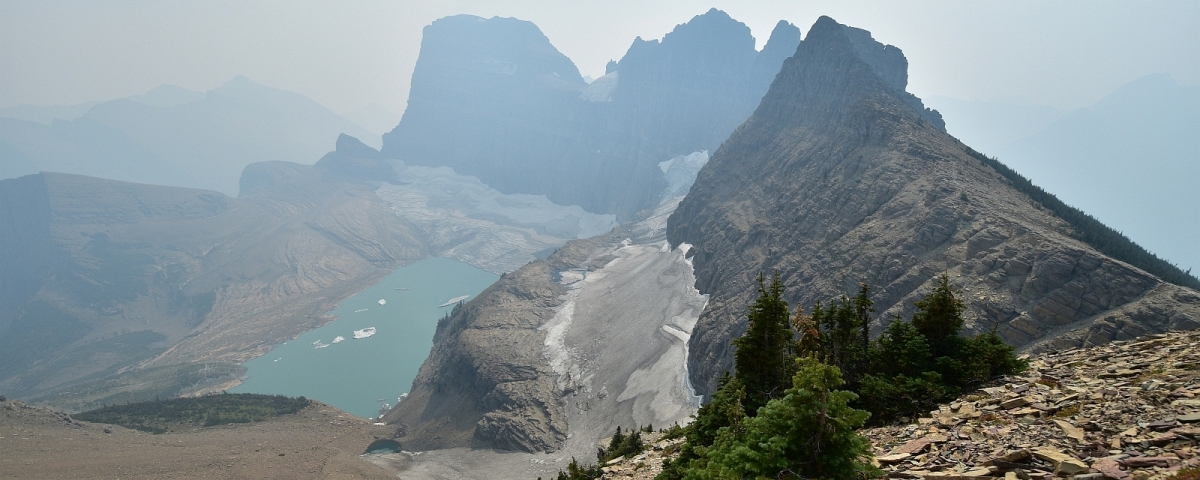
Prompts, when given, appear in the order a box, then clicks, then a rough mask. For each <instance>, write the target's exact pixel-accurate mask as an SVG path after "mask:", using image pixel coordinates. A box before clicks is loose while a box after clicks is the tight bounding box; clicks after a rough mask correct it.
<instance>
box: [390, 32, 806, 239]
mask: <svg viewBox="0 0 1200 480" xmlns="http://www.w3.org/2000/svg"><path fill="white" fill-rule="evenodd" d="M798 42H799V30H798V29H797V28H796V27H795V26H792V25H791V24H788V23H787V22H780V23H779V24H778V25H776V27H775V30H774V31H773V32H772V34H771V38H770V39H769V40H768V41H767V43H766V46H765V47H763V50H762V51H761V52H758V51H756V50H755V46H754V45H755V42H754V37H752V36H751V35H750V29H749V28H747V27H746V26H745V25H744V24H742V23H740V22H737V21H736V20H733V19H732V18H730V17H729V16H728V15H726V14H725V13H724V12H721V11H718V10H710V11H709V12H707V13H705V14H703V15H699V16H696V17H695V18H693V19H692V20H691V21H689V22H688V23H686V24H682V25H679V26H677V27H676V28H675V30H673V31H672V32H671V33H669V34H667V35H666V36H665V37H663V39H662V40H661V41H658V40H650V41H646V40H642V39H640V38H638V39H636V40H634V42H633V45H631V46H630V47H629V50H628V52H626V54H625V56H624V57H623V58H622V59H621V60H620V61H617V62H613V63H611V64H610V65H609V68H608V70H609V71H608V74H607V75H605V76H604V77H601V78H599V79H596V80H595V81H594V82H592V83H591V84H587V83H585V82H584V81H583V78H582V77H581V76H580V75H579V71H578V69H576V67H575V65H574V64H573V63H571V60H570V59H568V58H567V57H565V56H564V55H562V54H561V53H559V52H558V51H557V50H556V49H555V48H554V47H553V46H552V45H550V42H549V40H548V39H547V38H546V37H545V35H543V34H542V33H541V31H540V30H538V28H537V27H536V26H535V25H533V24H532V23H529V22H525V21H520V20H516V19H511V18H492V19H487V20H485V19H482V18H479V17H474V16H469V15H459V16H454V17H448V18H443V19H440V20H437V21H435V22H434V23H433V24H432V25H430V26H429V27H426V29H425V32H424V39H423V41H422V47H421V56H420V59H419V60H418V61H417V67H416V70H415V71H414V73H413V79H412V87H411V94H410V96H409V103H408V109H407V110H406V111H405V113H404V117H403V119H402V120H401V121H400V124H399V125H398V126H397V127H396V129H395V130H393V131H391V132H389V133H388V134H387V135H385V136H384V145H383V149H382V152H383V154H384V155H386V156H389V157H391V158H398V159H400V160H403V161H404V162H406V163H408V164H412V165H425V166H441V165H445V166H449V167H452V168H454V169H455V171H457V172H458V173H461V174H464V175H472V176H476V177H478V178H479V179H480V180H482V181H483V182H485V183H487V184H488V185H489V186H491V187H492V188H495V189H497V190H500V191H501V192H505V193H530V194H545V195H546V196H547V197H548V198H549V199H550V200H551V201H554V202H556V203H559V204H563V205H580V206H582V207H584V208H585V209H587V210H588V211H590V212H593V213H611V214H616V215H617V216H618V217H619V218H622V219H630V218H632V216H633V215H634V214H635V213H636V212H638V211H640V210H642V209H645V208H649V207H652V206H654V204H655V203H656V202H657V201H658V200H659V196H660V195H661V192H662V190H663V188H664V187H665V186H666V183H665V181H664V180H663V176H662V172H661V171H660V169H659V167H658V164H659V163H661V162H664V161H667V160H669V159H671V158H673V157H675V156H679V155H687V154H690V153H693V152H697V151H703V150H710V151H711V150H713V149H715V148H716V147H717V146H718V145H720V143H721V141H723V140H724V139H725V137H727V136H728V135H729V133H730V132H732V131H733V129H734V127H736V126H737V125H738V124H739V123H741V122H742V120H744V119H745V118H746V116H747V115H749V114H750V112H751V111H752V110H753V108H754V106H755V105H757V103H758V101H759V99H760V98H761V97H762V94H763V93H764V92H765V91H766V88H767V86H768V85H769V84H770V82H771V79H773V78H774V75H775V72H776V71H778V68H779V65H780V64H781V63H782V61H783V59H784V58H786V57H787V56H788V55H789V54H790V52H791V51H792V50H793V49H794V48H795V45H796V44H797V43H798Z"/></svg>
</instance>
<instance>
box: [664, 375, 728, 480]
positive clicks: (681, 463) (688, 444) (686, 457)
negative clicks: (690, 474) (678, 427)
mask: <svg viewBox="0 0 1200 480" xmlns="http://www.w3.org/2000/svg"><path fill="white" fill-rule="evenodd" d="M719 385H720V386H719V387H718V388H717V393H716V394H714V395H713V399H712V401H711V402H708V403H706V404H704V405H703V406H701V407H700V410H699V411H697V412H696V418H695V419H694V420H692V423H689V424H688V426H687V427H684V432H685V433H684V435H685V436H686V440H687V441H685V442H684V443H683V446H682V447H681V448H680V450H679V456H677V457H675V460H674V461H666V462H663V471H662V473H660V474H659V475H658V477H656V478H658V479H660V480H675V479H680V478H683V476H684V474H686V473H687V471H688V469H689V468H691V467H692V466H693V463H694V462H696V461H697V460H699V459H700V458H701V457H703V456H704V452H705V451H706V450H707V448H708V447H709V446H710V445H712V444H713V441H715V440H716V439H717V435H718V434H719V433H720V431H721V429H723V428H724V429H730V428H733V429H735V430H736V429H739V428H740V425H741V423H742V421H743V420H744V419H745V418H746V410H745V408H744V407H743V406H742V401H743V400H745V398H746V389H745V388H744V387H743V386H742V384H741V382H739V381H738V380H737V379H736V378H734V377H732V376H730V375H729V373H728V372H726V373H725V374H724V375H722V376H721V379H720V381H719Z"/></svg>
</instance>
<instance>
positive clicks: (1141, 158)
mask: <svg viewBox="0 0 1200 480" xmlns="http://www.w3.org/2000/svg"><path fill="white" fill-rule="evenodd" d="M929 103H931V104H934V105H935V106H936V107H937V108H938V110H939V111H941V112H942V114H943V115H945V117H946V119H947V128H948V130H949V131H950V133H951V134H952V135H954V136H955V137H956V138H958V139H960V140H962V141H963V142H965V143H966V144H968V145H971V146H972V147H973V148H975V149H976V150H978V151H980V152H984V153H986V154H988V155H995V156H997V157H998V158H999V159H1000V160H1001V161H1003V162H1005V164H1007V165H1008V166H1010V167H1012V168H1013V169H1014V170H1016V171H1017V172H1018V173H1020V174H1022V175H1024V176H1026V177H1029V178H1030V179H1031V180H1032V181H1033V182H1034V183H1037V184H1038V185H1040V186H1042V187H1044V188H1046V189H1047V190H1048V191H1051V192H1054V193H1055V194H1056V195H1057V196H1058V197H1059V198H1060V199H1062V200H1063V201H1064V202H1066V203H1068V204H1070V205H1073V206H1075V207H1078V208H1080V209H1082V210H1084V211H1086V212H1089V213H1091V214H1093V215H1095V216H1096V217H1097V218H1098V219H1100V220H1101V221H1103V222H1105V223H1107V224H1108V225H1110V226H1112V227H1113V228H1115V229H1117V230H1119V231H1121V232H1123V233H1124V234H1125V235H1127V236H1129V237H1130V238H1132V239H1133V240H1134V241H1136V242H1138V243H1139V244H1141V245H1143V246H1145V247H1146V248H1148V249H1149V250H1150V251H1152V252H1154V253H1156V254H1158V255H1160V256H1162V257H1163V258H1165V259H1167V260H1169V261H1171V262H1173V263H1176V264H1177V265H1179V266H1180V268H1182V269H1185V270H1186V269H1189V268H1195V267H1196V266H1200V256H1198V255H1200V249H1197V248H1196V247H1195V246H1196V245H1200V189H1198V188H1196V187H1197V185H1198V184H1197V179H1200V162H1197V161H1196V159H1197V158H1200V140H1198V139H1200V85H1191V86H1185V85H1179V84H1177V83H1176V82H1175V81H1174V80H1173V79H1172V78H1171V77H1170V76H1169V75H1166V74H1158V75H1149V76H1146V77H1143V78H1141V79H1138V80H1135V81H1133V82H1131V83H1129V84H1127V85H1124V86H1122V87H1121V88H1119V89H1117V90H1116V91H1114V92H1113V93H1111V94H1110V95H1108V96H1106V97H1105V98H1103V99H1101V100H1100V101H1099V102H1097V103H1096V104H1094V105H1091V106H1089V107H1085V108H1082V109H1079V110H1077V111H1074V112H1070V113H1069V114H1068V112H1063V111H1060V110H1057V109H1055V108H1053V107H1049V106H1045V105H1032V104H1020V103H1005V102H984V101H973V102H963V101H961V100H955V99H951V98H947V97H936V98H933V99H931V100H930V102H929ZM1164 207H1165V208H1164Z"/></svg>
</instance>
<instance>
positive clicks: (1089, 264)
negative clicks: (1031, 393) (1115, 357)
mask: <svg viewBox="0 0 1200 480" xmlns="http://www.w3.org/2000/svg"><path fill="white" fill-rule="evenodd" d="M906 66H907V62H905V61H904V59H903V55H902V54H901V53H900V51H899V50H898V49H896V48H895V47H891V46H884V45H882V44H879V43H878V42H875V41H874V40H872V39H871V38H870V35H869V34H868V33H867V32H865V31H862V30H858V29H854V28H850V27H846V26H844V25H840V24H838V23H836V22H834V21H833V20H832V19H829V18H827V17H822V18H821V19H820V20H818V21H817V23H816V24H815V25H814V26H813V27H812V30H811V31H810V32H809V34H808V36H807V37H806V38H805V40H804V41H803V42H802V43H801V44H800V46H799V48H798V49H797V50H796V54H795V55H794V56H793V57H791V58H789V59H788V60H787V61H786V62H785V63H784V65H783V69H782V71H781V72H780V73H779V75H778V76H777V77H776V79H775V83H774V84H772V86H771V89H770V90H769V91H768V93H767V94H766V96H765V97H764V98H763V101H762V104H761V105H760V106H759V107H758V110H756V111H755V113H754V114H753V115H752V116H751V117H750V118H749V119H748V120H747V121H746V122H745V123H744V124H743V125H742V126H741V127H739V128H738V129H737V130H736V131H735V132H734V134H733V135H732V136H731V137H730V138H729V139H728V140H727V141H726V142H725V143H724V144H723V145H722V147H721V148H720V149H719V150H717V151H716V152H715V154H714V155H713V157H712V159H711V160H710V161H709V163H708V164H707V165H706V166H705V167H704V168H703V169H702V170H701V172H700V174H699V176H698V178H697V179H696V182H695V184H694V186H693V187H692V189H691V191H690V193H689V194H688V196H687V197H686V198H685V199H684V200H683V202H682V203H681V204H680V206H679V208H678V210H676V212H675V213H674V214H673V215H672V216H671V217H670V219H669V222H668V236H669V238H670V240H671V242H672V244H676V245H678V244H680V243H689V244H692V245H694V247H695V252H696V253H695V256H694V257H693V260H694V262H695V267H696V278H697V287H698V288H699V289H700V291H701V292H704V293H708V294H711V301H710V303H709V305H708V307H707V309H706V310H705V312H704V314H703V315H702V316H701V317H700V321H699V323H698V324H697V326H696V331H695V333H694V335H693V336H692V340H691V356H690V358H689V361H688V362H689V363H688V365H689V371H690V372H691V376H692V381H693V383H694V384H695V385H696V386H697V388H698V389H701V390H704V391H706V392H711V391H712V390H713V389H714V388H715V385H716V381H717V379H718V378H719V376H720V375H721V373H722V372H724V371H726V370H729V369H731V368H732V358H733V357H732V347H731V346H730V340H731V339H732V338H734V337H736V336H738V335H740V334H741V333H742V332H743V331H745V328H746V325H745V315H744V314H745V308H746V305H749V304H750V303H751V302H752V301H753V299H754V295H755V293H756V292H755V283H754V279H755V278H756V277H758V275H759V273H760V272H765V273H766V274H768V275H769V274H771V272H778V273H779V274H780V275H781V277H782V279H783V282H784V283H785V284H786V285H787V287H788V291H787V295H786V300H788V301H789V303H790V304H791V305H793V306H797V305H799V306H802V307H804V308H805V309H808V308H811V307H812V305H813V303H814V302H816V301H818V300H822V301H828V300H829V299H830V298H833V297H835V296H837V295H840V294H842V293H844V292H852V291H855V290H857V288H858V285H859V282H866V283H868V284H870V285H871V287H872V288H873V299H874V301H875V305H876V307H877V308H878V310H879V311H878V313H877V315H878V318H883V319H887V318H891V316H892V315H901V316H904V317H907V316H909V315H910V314H911V313H912V311H913V302H914V301H915V300H916V299H918V298H920V297H922V296H923V295H924V294H925V293H926V292H928V291H929V289H930V287H931V284H932V281H933V279H934V278H935V277H937V276H939V275H941V274H948V275H949V276H950V278H951V284H952V285H953V286H954V287H955V288H958V289H961V291H962V292H963V299H964V300H965V301H966V303H967V305H968V307H969V310H968V313H967V330H968V331H969V332H979V331H981V330H984V329H989V328H992V327H993V326H996V327H997V328H998V329H999V332H1000V334H1001V335H1002V336H1003V337H1004V338H1005V339H1006V340H1007V341H1008V342H1010V343H1012V344H1014V345H1019V346H1025V347H1027V348H1066V347H1073V346H1082V345H1095V344H1101V343H1105V342H1108V341H1111V340H1114V339H1128V338H1133V337H1134V336H1137V335H1141V334H1146V333H1152V332H1161V331H1165V330H1172V329H1190V328H1196V327H1198V326H1200V295H1198V294H1197V292H1195V291H1194V290H1191V289H1188V288H1184V287H1179V286H1176V285H1172V284H1168V283H1164V282H1163V281H1162V280H1160V279H1159V278H1157V277H1155V276H1153V275H1151V274H1148V273H1146V272H1145V271H1143V270H1141V269H1139V268H1137V267H1134V266H1132V265H1130V264H1127V263H1125V262H1122V261H1119V260H1115V259H1113V258H1111V257H1109V256H1106V255H1104V254H1102V253H1100V252H1099V251H1097V249H1096V248H1094V247H1092V246H1091V245H1088V244H1085V243H1083V242H1081V241H1079V240H1077V239H1076V238H1075V237H1074V236H1073V235H1072V232H1073V230H1072V227H1071V226H1070V225H1069V224H1068V223H1067V222H1066V221H1064V220H1063V219H1061V218H1058V217H1056V216H1055V215H1053V214H1051V213H1050V211H1049V210H1047V209H1046V208H1044V207H1043V206H1042V205H1040V204H1038V203H1037V202H1035V201H1033V200H1032V199H1031V198H1030V197H1029V196H1027V195H1026V194H1023V193H1021V192H1019V191H1017V190H1016V189H1015V188H1014V187H1013V186H1012V184H1011V182H1010V180H1009V179H1008V178H1006V177H1004V176H1002V175H1001V174H999V173H998V172H997V171H996V170H995V169H994V168H993V167H991V166H989V165H987V164H985V163H984V162H982V161H981V160H980V159H979V158H978V157H977V156H973V155H972V154H970V153H969V150H968V148H967V147H966V146H965V145H963V144H962V143H961V142H959V141H958V140H956V139H954V138H953V137H951V136H949V135H947V134H946V133H945V132H944V130H943V128H942V124H941V122H940V119H939V116H938V115H937V113H936V112H933V111H930V110H927V109H925V108H923V107H922V106H921V103H920V100H919V99H917V98H916V97H914V96H912V95H911V94H909V93H907V92H905V91H904V87H905V83H906V73H905V69H906ZM874 328H875V331H878V330H879V328H881V325H878V324H877V325H875V327H874Z"/></svg>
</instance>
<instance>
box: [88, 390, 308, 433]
mask: <svg viewBox="0 0 1200 480" xmlns="http://www.w3.org/2000/svg"><path fill="white" fill-rule="evenodd" d="M310 404H311V402H309V400H308V399H306V398H304V397H299V398H292V397H285V396H283V395H259V394H255V393H236V394H222V395H208V396H204V397H195V398H174V399H170V400H155V401H152V402H140V403H129V404H125V405H112V406H107V407H102V408H97V409H95V410H89V411H86V412H83V413H80V414H77V415H75V418H76V419H79V420H84V421H88V422H96V423H111V424H114V425H121V426H123V427H128V428H135V429H138V430H142V431H146V432H151V433H156V434H157V433H165V432H169V431H174V430H180V429H190V428H194V427H211V426H216V425H224V424H227V423H250V422H257V421H262V420H266V419H268V418H271V417H277V416H280V415H287V414H292V413H296V412H299V411H300V410H302V409H303V408H305V407H307V406H309V405H310Z"/></svg>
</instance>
